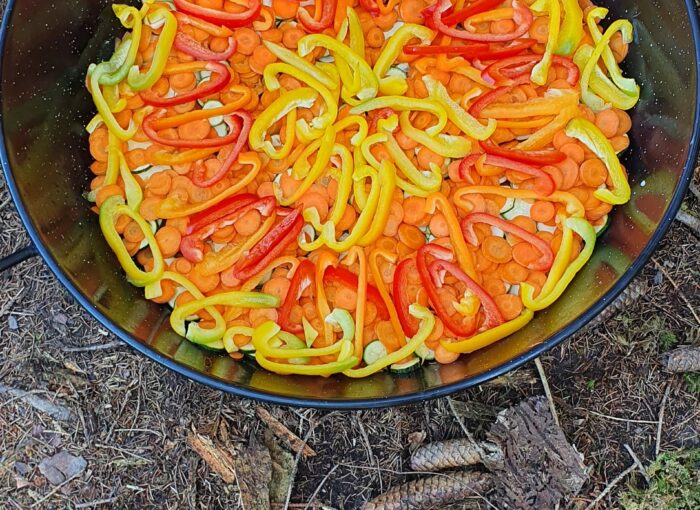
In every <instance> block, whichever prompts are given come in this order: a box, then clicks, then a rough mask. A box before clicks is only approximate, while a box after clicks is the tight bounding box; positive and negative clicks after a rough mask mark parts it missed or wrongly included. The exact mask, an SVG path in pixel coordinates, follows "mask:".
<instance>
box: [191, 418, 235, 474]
mask: <svg viewBox="0 0 700 510" xmlns="http://www.w3.org/2000/svg"><path fill="white" fill-rule="evenodd" d="M187 444H188V445H190V447H191V448H192V449H193V450H194V451H195V452H197V454H198V455H199V456H200V457H201V458H202V460H204V462H206V463H207V465H208V466H209V468H210V469H211V470H212V471H214V472H215V473H216V474H217V475H219V476H220V477H221V479H222V480H223V481H224V482H226V483H233V482H234V481H235V480H236V471H235V469H234V464H233V457H232V455H231V454H230V453H229V452H228V451H226V449H224V448H222V447H221V446H217V445H215V444H214V443H213V442H212V440H211V439H210V438H208V437H207V436H203V435H202V434H199V433H198V432H197V431H196V430H193V431H192V432H189V433H188V434H187Z"/></svg>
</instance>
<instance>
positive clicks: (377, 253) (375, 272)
mask: <svg viewBox="0 0 700 510" xmlns="http://www.w3.org/2000/svg"><path fill="white" fill-rule="evenodd" d="M380 257H381V258H383V259H384V260H386V261H387V262H388V263H390V264H396V260H397V258H398V256H397V255H396V254H395V253H391V252H390V251H387V250H384V249H381V248H376V249H374V250H372V251H371V252H370V254H369V270H370V272H371V273H372V279H373V280H374V285H375V287H376V288H377V292H378V293H379V295H380V296H381V298H382V301H383V302H384V307H385V308H386V313H387V315H388V317H389V320H390V321H391V326H392V327H393V328H394V333H395V334H396V338H399V339H403V340H404V341H405V338H406V337H405V335H404V331H403V327H402V326H401V321H400V319H399V315H398V313H397V312H396V307H395V306H394V301H393V300H392V298H391V295H390V294H389V290H388V289H387V287H386V284H385V283H384V280H383V279H382V275H381V272H380V271H379V258H380ZM377 308H378V309H379V307H377Z"/></svg>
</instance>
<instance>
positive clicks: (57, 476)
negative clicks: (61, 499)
mask: <svg viewBox="0 0 700 510" xmlns="http://www.w3.org/2000/svg"><path fill="white" fill-rule="evenodd" d="M86 467H87V461H86V460H85V459H84V458H83V457H76V456H75V455H71V454H70V453H68V452H66V451H61V452H58V453H57V454H56V455H54V456H52V457H47V458H45V459H44V460H42V461H41V463H40V464H39V471H40V472H41V474H42V475H44V476H45V477H46V479H47V480H48V481H49V482H50V483H51V484H52V485H60V484H62V483H63V482H65V481H66V480H69V479H71V478H75V477H76V476H78V475H79V474H80V473H82V472H83V471H84V470H85V468H86Z"/></svg>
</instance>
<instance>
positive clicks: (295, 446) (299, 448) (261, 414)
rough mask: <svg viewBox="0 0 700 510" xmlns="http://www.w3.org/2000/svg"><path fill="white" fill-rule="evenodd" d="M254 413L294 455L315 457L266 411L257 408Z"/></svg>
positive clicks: (298, 439)
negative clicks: (300, 454)
mask: <svg viewBox="0 0 700 510" xmlns="http://www.w3.org/2000/svg"><path fill="white" fill-rule="evenodd" d="M255 412H256V414H257V415H258V418H260V419H261V420H262V421H264V422H265V424H266V425H267V426H268V427H270V430H272V432H273V433H274V434H275V435H276V436H277V437H278V438H280V439H282V440H283V441H285V442H286V443H287V444H288V445H289V447H290V448H291V449H292V450H293V451H294V452H295V453H299V452H302V455H304V457H305V458H308V457H314V456H315V455H316V452H315V451H314V449H313V448H311V447H310V446H309V445H307V444H305V443H304V441H302V439H301V438H300V437H299V436H297V435H296V434H295V433H294V432H292V431H291V430H289V429H288V428H287V427H285V426H284V425H283V424H282V422H281V421H279V420H278V419H277V418H275V417H274V416H272V415H271V414H270V413H269V412H268V411H267V410H266V409H264V408H262V407H258V408H257V409H256V410H255Z"/></svg>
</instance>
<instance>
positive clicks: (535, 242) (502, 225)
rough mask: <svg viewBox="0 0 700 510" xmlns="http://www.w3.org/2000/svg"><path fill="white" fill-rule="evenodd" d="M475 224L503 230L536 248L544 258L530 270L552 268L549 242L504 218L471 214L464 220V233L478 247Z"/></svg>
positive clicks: (532, 264) (533, 263) (531, 266)
mask: <svg viewBox="0 0 700 510" xmlns="http://www.w3.org/2000/svg"><path fill="white" fill-rule="evenodd" d="M475 223H486V224H487V225H491V226H492V227H496V228H499V229H501V230H503V232H508V233H510V234H513V235H514V236H516V237H519V238H520V239H522V240H523V241H525V242H526V243H529V244H531V245H532V246H534V247H535V248H536V249H537V250H538V251H539V252H540V253H541V254H542V256H541V257H540V259H539V260H537V261H535V262H532V263H531V264H530V265H528V269H532V270H534V271H549V268H551V267H552V263H553V262H554V253H553V252H552V248H551V247H550V246H549V243H548V242H547V241H545V240H544V239H542V238H540V237H538V236H537V235H535V234H533V233H532V232H528V231H527V230H525V229H524V228H522V227H520V226H518V225H516V224H515V223H511V222H510V221H507V220H504V219H503V218H501V217H499V216H494V215H492V214H488V213H471V214H469V215H467V216H466V217H465V218H464V219H463V220H462V232H464V237H465V239H466V240H467V241H469V242H470V243H471V244H472V245H474V246H476V245H477V244H479V240H478V238H477V237H476V232H474V224H475Z"/></svg>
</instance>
